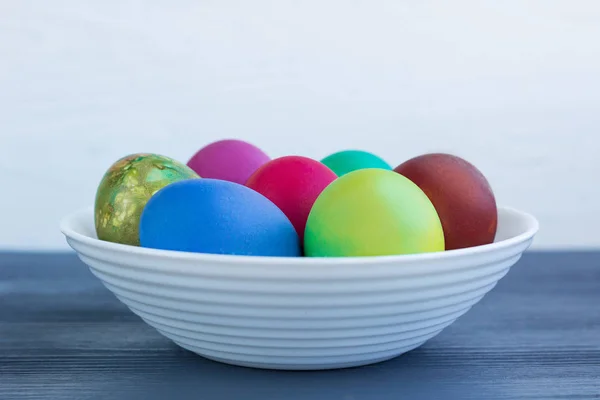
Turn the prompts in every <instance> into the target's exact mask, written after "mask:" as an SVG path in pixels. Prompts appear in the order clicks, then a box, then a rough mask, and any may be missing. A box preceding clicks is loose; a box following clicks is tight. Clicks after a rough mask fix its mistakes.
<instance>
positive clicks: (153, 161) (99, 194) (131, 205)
mask: <svg viewBox="0 0 600 400" xmlns="http://www.w3.org/2000/svg"><path fill="white" fill-rule="evenodd" d="M198 178H200V177H199V176H198V174H197V173H196V172H194V171H193V170H192V169H191V168H189V167H188V166H186V165H185V164H182V163H180V162H178V161H175V160H173V159H171V158H169V157H165V156H162V155H159V154H148V153H138V154H132V155H129V156H126V157H123V158H121V159H120V160H118V161H117V162H115V163H114V164H113V165H112V166H111V167H110V168H109V169H108V171H106V173H105V174H104V177H103V178H102V181H101V182H100V185H99V186H98V190H97V191H96V202H95V206H94V217H95V221H94V222H95V225H96V234H97V235H98V239H100V240H105V241H109V242H115V243H122V244H128V245H132V246H139V244H140V238H139V222H140V217H141V214H142V211H143V210H144V207H145V206H146V203H147V202H148V200H150V198H151V197H152V196H153V195H154V193H156V192H157V191H159V190H160V189H162V188H163V187H165V186H167V185H168V184H170V183H173V182H177V181H181V180H185V179H198Z"/></svg>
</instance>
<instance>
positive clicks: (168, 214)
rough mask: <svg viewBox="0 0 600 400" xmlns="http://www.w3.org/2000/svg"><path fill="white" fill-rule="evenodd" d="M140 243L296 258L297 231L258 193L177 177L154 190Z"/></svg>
mask: <svg viewBox="0 0 600 400" xmlns="http://www.w3.org/2000/svg"><path fill="white" fill-rule="evenodd" d="M140 241H141V245H142V246H143V247H150V248H155V249H163V250H176V251H187V252H198V253H212V254H234V255H250V256H280V257H296V256H300V255H301V247H300V243H299V240H298V235H297V234H296V231H295V230H294V227H293V226H292V223H291V222H290V221H289V219H288V218H287V217H286V216H285V214H284V213H283V212H282V211H281V210H280V209H279V208H277V206H276V205H275V204H273V203H272V202H271V201H270V200H269V199H267V198H266V197H265V196H263V195H262V194H260V193H258V192H256V191H254V190H252V189H250V188H247V187H245V186H243V185H240V184H237V183H234V182H228V181H223V180H218V179H198V180H189V181H182V182H176V183H173V184H171V185H168V186H166V187H165V188H163V189H162V190H160V191H159V192H158V193H156V194H155V195H154V196H153V197H152V198H151V199H150V201H148V204H147V205H146V207H145V209H144V212H143V213H142V217H141V220H140Z"/></svg>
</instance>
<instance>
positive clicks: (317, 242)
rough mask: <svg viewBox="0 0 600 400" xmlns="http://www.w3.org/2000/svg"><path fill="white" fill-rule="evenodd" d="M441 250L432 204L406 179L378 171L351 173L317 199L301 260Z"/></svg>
mask: <svg viewBox="0 0 600 400" xmlns="http://www.w3.org/2000/svg"><path fill="white" fill-rule="evenodd" d="M443 250H444V232H443V230H442V225H441V222H440V219H439V217H438V215H437V212H436V210H435V208H434V207H433V204H432V203H431V201H430V200H429V198H427V196H426V195H425V193H423V191H422V190H421V189H419V187H418V186H417V185H415V184H414V183H413V182H411V181H410V180H409V179H407V178H405V177H403V176H402V175H400V174H397V173H395V172H394V171H388V170H384V169H378V168H368V169H361V170H358V171H354V172H350V173H348V174H345V175H344V176H342V177H340V178H338V179H336V180H335V181H333V182H332V183H331V184H330V185H329V186H327V188H325V190H323V192H321V194H320V195H319V197H318V198H317V200H316V201H315V203H314V205H313V207H312V210H311V211H310V214H309V216H308V220H307V222H306V231H305V233H304V254H305V255H306V256H309V257H353V256H380V255H393V254H414V253H426V252H437V251H443Z"/></svg>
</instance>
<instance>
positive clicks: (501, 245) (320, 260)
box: [59, 206, 539, 266]
mask: <svg viewBox="0 0 600 400" xmlns="http://www.w3.org/2000/svg"><path fill="white" fill-rule="evenodd" d="M498 211H502V212H506V213H509V214H514V215H516V216H517V217H518V218H520V219H521V220H525V222H526V226H527V229H526V230H525V231H524V232H522V233H520V234H519V235H516V236H513V237H510V238H508V239H505V240H501V241H498V242H494V243H490V244H485V245H480V246H474V247H467V248H462V249H454V250H444V251H437V252H430V253H417V254H400V255H380V256H361V257H279V256H248V255H230V254H210V253H194V252H185V251H176V250H162V249H152V248H146V247H139V246H132V245H126V244H121V243H114V242H108V241H104V240H100V239H97V238H93V237H90V236H88V235H85V234H83V233H81V232H79V231H78V230H77V229H76V228H74V226H76V222H77V221H79V220H80V219H81V218H88V216H89V215H92V216H93V207H85V208H80V209H78V210H76V211H74V212H71V213H70V214H68V215H66V216H65V217H63V219H62V220H61V221H60V224H59V225H60V231H61V232H62V233H63V235H65V237H66V239H67V241H68V240H69V239H71V240H75V241H78V242H80V243H82V244H85V245H88V246H90V247H93V248H95V249H100V250H104V251H109V252H112V253H121V254H122V253H126V254H128V255H139V256H146V257H154V258H163V259H169V260H181V261H197V262H210V263H218V264H220V263H227V264H231V263H235V264H246V265H256V264H262V265H283V264H287V265H304V266H307V265H356V264H361V265H366V264H380V263H399V262H402V263H405V262H420V261H431V260H438V261H440V260H452V259H455V258H460V257H465V256H472V255H477V254H483V253H489V252H494V251H499V250H502V249H506V248H510V247H512V246H515V245H517V244H519V243H523V242H525V241H527V240H529V239H531V238H533V236H534V235H535V234H536V233H537V232H538V230H539V222H538V220H537V219H536V218H535V217H534V216H533V215H532V214H530V213H527V212H525V211H521V210H518V209H516V208H513V207H507V206H498ZM92 220H93V219H92ZM76 252H77V250H76Z"/></svg>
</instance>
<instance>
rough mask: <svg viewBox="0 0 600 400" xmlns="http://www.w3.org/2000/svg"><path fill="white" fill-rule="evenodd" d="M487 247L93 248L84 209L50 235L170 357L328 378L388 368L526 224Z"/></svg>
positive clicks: (508, 260)
mask: <svg viewBox="0 0 600 400" xmlns="http://www.w3.org/2000/svg"><path fill="white" fill-rule="evenodd" d="M498 213H499V221H498V233H497V236H496V242H495V243H493V244H489V245H485V246H478V247H472V248H467V249H460V250H451V251H445V252H439V253H426V254H415V255H400V256H382V257H356V258H308V257H306V258H279V257H250V256H229V255H212V254H198V253H185V252H175V251H165V250H155V249H146V248H141V247H134V246H126V245H120V244H115V243H110V242H105V241H101V240H98V239H97V237H96V234H95V230H94V222H93V212H92V210H91V209H86V210H83V211H79V212H76V213H74V214H72V215H70V216H68V217H67V218H65V219H64V220H63V222H62V224H61V230H62V232H63V233H64V234H65V236H66V238H67V241H68V243H69V245H70V246H71V247H72V248H73V249H74V250H75V251H76V252H77V253H78V255H79V257H80V258H81V260H82V261H83V262H84V263H86V264H87V265H88V266H89V267H90V269H91V271H92V273H93V274H94V275H96V276H97V277H98V278H99V279H100V280H101V281H102V282H103V283H104V285H105V286H106V287H107V288H108V289H109V290H110V291H111V292H112V293H114V295H115V296H116V297H117V298H118V299H119V300H120V301H122V302H123V303H124V304H125V305H127V307H129V308H130V309H131V311H133V312H134V313H135V314H137V315H139V316H140V317H141V318H142V319H143V320H144V321H146V323H148V324H149V325H151V326H152V327H154V328H156V330H158V332H160V333H161V334H162V335H164V336H166V337H167V338H169V339H171V340H172V341H173V342H175V343H176V344H178V345H179V346H181V347H183V348H185V349H188V350H191V351H192V352H194V353H197V354H199V355H201V356H203V357H206V358H208V359H212V360H216V361H221V362H225V363H228V364H235V365H242V366H248V367H257V368H271V369H306V370H311V369H331V368H343V367H352V366H360V365H366V364H372V363H376V362H380V361H384V360H388V359H391V358H394V357H396V356H399V355H400V354H402V353H405V352H407V351H409V350H412V349H415V348H417V347H419V346H421V345H422V344H423V343H425V342H426V341H427V340H429V339H431V338H432V337H434V336H436V335H437V334H439V333H440V332H441V331H442V330H443V329H444V328H445V327H447V326H448V325H450V324H452V323H453V322H454V321H455V320H456V319H457V318H458V317H460V316H461V315H463V314H464V313H466V312H467V311H468V310H469V309H470V308H471V307H472V306H473V305H474V304H475V303H477V302H478V301H479V300H481V298H482V297H483V296H484V295H485V294H486V293H487V292H489V291H490V290H491V289H492V288H493V287H494V286H495V285H496V283H497V282H498V280H499V279H501V278H502V277H503V276H504V275H505V274H506V273H507V272H508V270H509V269H510V267H511V266H512V265H514V264H515V263H516V262H517V261H518V260H519V258H520V257H521V255H522V254H523V252H524V251H525V250H526V249H527V248H528V247H529V245H530V244H531V242H532V240H533V237H534V235H535V234H536V232H537V230H538V223H537V221H536V219H535V218H534V217H533V216H531V215H529V214H526V213H523V212H520V211H517V210H514V209H510V208H500V209H499V210H498Z"/></svg>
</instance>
